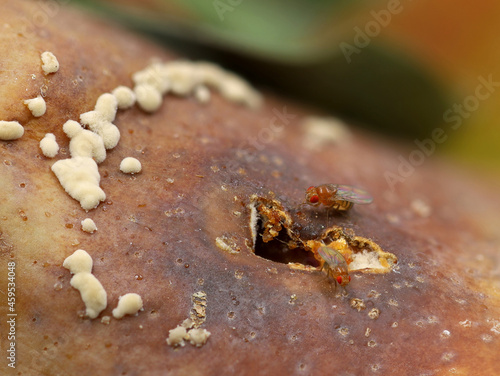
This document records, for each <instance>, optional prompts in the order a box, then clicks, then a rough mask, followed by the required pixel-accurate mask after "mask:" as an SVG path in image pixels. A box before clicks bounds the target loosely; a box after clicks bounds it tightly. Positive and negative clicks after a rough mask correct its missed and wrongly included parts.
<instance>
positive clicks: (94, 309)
mask: <svg viewBox="0 0 500 376" xmlns="http://www.w3.org/2000/svg"><path fill="white" fill-rule="evenodd" d="M92 265H93V263H92V258H91V257H90V255H89V254H88V253H87V252H85V251H84V250H83V249H79V250H77V251H75V252H74V253H73V254H72V255H71V256H68V257H67V258H66V259H65V260H64V263H63V266H64V267H65V268H66V269H69V271H70V272H71V273H72V274H74V276H73V277H72V278H71V281H70V284H71V286H73V287H74V288H75V289H77V290H78V291H80V295H81V296H82V300H83V302H84V303H85V308H86V311H85V313H86V315H87V316H88V317H90V318H91V319H95V318H96V317H97V316H99V313H101V312H102V311H103V310H104V309H105V308H106V306H107V294H106V291H105V290H104V287H102V285H101V282H99V281H98V279H97V278H96V277H95V276H94V275H93V274H91V272H92Z"/></svg>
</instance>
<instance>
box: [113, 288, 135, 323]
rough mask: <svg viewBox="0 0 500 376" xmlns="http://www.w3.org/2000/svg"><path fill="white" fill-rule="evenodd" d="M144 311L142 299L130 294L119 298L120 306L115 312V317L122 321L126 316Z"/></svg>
mask: <svg viewBox="0 0 500 376" xmlns="http://www.w3.org/2000/svg"><path fill="white" fill-rule="evenodd" d="M141 309H142V298H141V297H140V295H138V294H135V293H128V294H125V295H123V296H120V297H119V298H118V306H117V307H116V308H115V309H114V310H113V317H114V318H115V319H121V318H122V317H123V316H125V315H136V314H137V313H138V312H139V310H141Z"/></svg>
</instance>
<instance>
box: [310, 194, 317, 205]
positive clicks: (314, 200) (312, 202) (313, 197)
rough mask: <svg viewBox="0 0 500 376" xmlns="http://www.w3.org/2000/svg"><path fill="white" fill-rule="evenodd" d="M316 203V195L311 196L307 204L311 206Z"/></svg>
mask: <svg viewBox="0 0 500 376" xmlns="http://www.w3.org/2000/svg"><path fill="white" fill-rule="evenodd" d="M318 201H319V196H318V195H313V196H311V197H310V198H309V202H310V203H311V204H315V203H317V202H318Z"/></svg>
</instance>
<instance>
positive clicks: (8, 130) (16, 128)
mask: <svg viewBox="0 0 500 376" xmlns="http://www.w3.org/2000/svg"><path fill="white" fill-rule="evenodd" d="M23 134H24V128H23V126H22V125H21V124H19V122H17V121H5V120H0V140H3V141H11V140H17V139H18V138H21V137H22V135H23Z"/></svg>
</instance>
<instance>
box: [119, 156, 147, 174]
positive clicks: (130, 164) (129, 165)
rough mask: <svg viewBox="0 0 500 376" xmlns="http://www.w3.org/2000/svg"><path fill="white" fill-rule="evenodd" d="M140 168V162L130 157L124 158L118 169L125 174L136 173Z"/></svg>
mask: <svg viewBox="0 0 500 376" xmlns="http://www.w3.org/2000/svg"><path fill="white" fill-rule="evenodd" d="M141 169H142V166H141V162H139V160H137V159H135V158H132V157H127V158H124V159H123V160H122V161H121V163H120V171H121V172H123V173H125V174H137V173H139V172H141Z"/></svg>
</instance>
